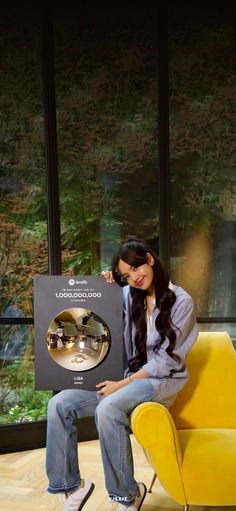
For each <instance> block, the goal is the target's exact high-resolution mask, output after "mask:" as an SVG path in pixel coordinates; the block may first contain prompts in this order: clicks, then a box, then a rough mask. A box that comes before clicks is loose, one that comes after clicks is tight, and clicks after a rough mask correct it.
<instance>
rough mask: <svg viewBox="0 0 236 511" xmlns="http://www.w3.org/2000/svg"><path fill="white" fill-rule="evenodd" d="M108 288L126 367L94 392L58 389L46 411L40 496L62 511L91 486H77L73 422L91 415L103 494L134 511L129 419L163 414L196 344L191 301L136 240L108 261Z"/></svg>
mask: <svg viewBox="0 0 236 511" xmlns="http://www.w3.org/2000/svg"><path fill="white" fill-rule="evenodd" d="M103 275H104V277H105V278H106V280H107V282H108V283H112V282H114V281H115V282H117V283H118V284H120V285H122V286H123V285H124V284H128V285H127V286H126V285H125V287H124V289H123V291H124V343H125V354H126V367H125V372H124V378H123V379H122V380H120V381H107V380H105V381H103V382H100V383H98V384H97V385H96V387H97V392H96V391H86V390H64V391H62V392H60V393H59V394H57V395H55V396H54V397H53V398H52V399H51V400H50V402H49V407H48V432H47V474H48V478H49V487H48V491H49V492H51V493H64V494H65V500H64V502H65V510H67V511H79V510H81V509H82V508H83V506H84V504H85V502H86V501H87V500H88V498H89V496H90V495H91V493H92V491H93V489H94V484H93V483H92V482H90V481H87V480H85V479H81V475H80V471H79V467H78V459H77V430H76V424H75V421H76V419H78V418H81V417H85V416H95V421H96V426H97V429H98V433H99V440H100V446H101V453H102V460H103V468H104V474H105V482H106V488H107V491H108V494H109V498H110V500H111V501H115V502H117V511H125V510H129V511H136V510H139V509H140V508H141V505H142V503H143V500H144V498H145V495H146V487H145V485H144V484H143V483H137V482H136V481H135V479H134V474H133V457H132V451H131V444H130V438H129V433H130V428H129V416H130V413H131V412H132V410H133V409H134V408H135V407H136V406H137V405H138V404H140V403H143V402H145V401H157V402H159V403H162V404H164V405H165V406H167V407H169V406H170V405H171V404H172V403H173V401H174V399H175V397H176V395H177V393H178V392H179V391H180V390H181V389H182V387H183V386H184V384H185V383H186V381H187V379H188V372H187V369H186V366H185V363H184V361H185V357H186V355H187V353H188V351H189V349H190V348H191V347H192V345H193V343H194V342H195V340H196V337H197V333H198V332H197V326H196V319H195V315H194V306H193V301H192V298H191V297H190V296H189V295H188V294H187V293H186V291H184V290H183V289H182V288H181V287H178V286H175V285H173V284H172V283H171V282H170V281H169V276H168V272H167V270H166V269H165V267H164V266H163V264H162V263H161V262H160V260H159V259H158V257H157V255H156V254H155V252H153V250H152V249H151V248H150V247H149V246H148V245H147V244H146V243H145V242H143V241H140V240H137V239H131V240H128V241H127V242H126V243H124V244H123V245H122V246H121V248H120V250H119V252H118V254H117V255H116V256H115V257H114V259H113V265H112V272H103Z"/></svg>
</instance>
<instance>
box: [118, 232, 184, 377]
mask: <svg viewBox="0 0 236 511" xmlns="http://www.w3.org/2000/svg"><path fill="white" fill-rule="evenodd" d="M147 253H149V254H151V255H152V257H153V259H154V264H153V266H152V269H153V275H154V276H153V283H154V287H155V295H156V306H157V307H158V309H159V310H160V313H159V314H158V316H157V318H156V323H155V324H156V329H157V330H158V332H159V334H160V337H161V343H159V344H158V345H156V346H155V347H154V350H156V351H157V350H158V348H159V346H160V345H161V344H162V343H163V342H164V339H165V337H167V338H168V339H169V346H168V348H167V350H166V351H167V353H168V354H169V355H170V356H173V349H174V345H175V339H176V334H175V332H174V330H173V328H172V324H171V308H172V306H173V305H174V303H175V301H176V295H175V293H174V292H173V291H172V290H171V289H169V274H168V271H167V269H166V268H165V266H164V265H163V264H162V262H161V261H160V260H159V258H158V256H157V255H156V253H155V252H154V251H153V250H152V249H151V247H149V245H148V244H147V243H146V242H145V241H143V240H139V239H136V238H134V239H128V240H127V241H126V242H125V243H124V244H123V245H122V246H121V248H120V250H119V252H118V253H117V254H116V255H115V256H114V258H113V262H112V273H113V278H114V280H115V281H116V282H117V283H118V284H120V285H122V277H121V275H120V274H119V270H118V264H119V261H120V259H122V261H124V262H125V263H127V264H129V265H130V266H132V267H135V268H137V267H139V266H141V265H142V264H146V263H147V262H148V257H147ZM130 293H131V296H132V319H133V321H134V324H135V327H136V333H135V339H134V341H135V346H136V354H135V356H134V357H132V359H131V360H130V362H129V369H130V370H131V371H133V372H135V371H138V369H139V368H140V367H141V366H142V365H144V364H145V363H146V362H147V354H146V341H147V323H146V312H145V304H146V292H145V291H142V290H141V289H136V288H133V287H131V288H130Z"/></svg>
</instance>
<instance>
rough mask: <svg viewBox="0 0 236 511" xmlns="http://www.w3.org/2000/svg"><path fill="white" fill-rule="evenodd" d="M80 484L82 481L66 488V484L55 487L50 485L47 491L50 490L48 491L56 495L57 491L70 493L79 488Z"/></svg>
mask: <svg viewBox="0 0 236 511" xmlns="http://www.w3.org/2000/svg"><path fill="white" fill-rule="evenodd" d="M80 485H81V482H80V481H79V482H78V483H76V484H73V485H71V486H68V487H67V488H65V486H54V487H52V486H48V488H47V491H48V493H52V494H54V495H55V494H56V493H69V492H72V491H75V490H77V489H78V488H79V487H80Z"/></svg>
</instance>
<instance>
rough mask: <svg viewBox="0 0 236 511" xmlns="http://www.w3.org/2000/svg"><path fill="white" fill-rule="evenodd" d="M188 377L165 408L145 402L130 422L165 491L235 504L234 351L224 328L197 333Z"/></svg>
mask: <svg viewBox="0 0 236 511" xmlns="http://www.w3.org/2000/svg"><path fill="white" fill-rule="evenodd" d="M186 364H187V366H188V368H189V373H190V378H189V381H188V383H187V384H186V385H185V387H184V389H183V390H182V391H181V392H180V393H179V395H178V396H177V398H176V400H175V402H174V404H173V405H172V407H171V408H170V410H167V408H165V407H164V406H163V405H161V404H158V403H153V402H148V403H143V404H141V405H139V406H137V408H135V410H134V411H133V413H132V415H131V427H132V430H133V433H134V435H135V437H136V438H137V440H138V442H139V443H140V444H141V446H142V447H143V448H144V452H145V455H146V457H147V459H148V461H149V463H150V464H151V465H152V467H153V468H154V471H155V474H156V475H157V477H158V479H159V481H160V483H161V484H162V486H163V487H164V488H165V490H166V491H167V493H168V494H169V495H170V496H171V497H172V498H173V499H174V500H176V501H177V502H178V503H179V504H182V505H183V506H184V508H185V509H187V508H188V505H205V506H221V505H222V506H233V505H236V482H235V481H236V479H235V478H236V352H235V350H234V347H233V344H232V341H231V339H230V337H229V335H228V334H227V333H226V332H201V333H200V334H199V336H198V339H197V341H196V343H195V345H194V347H193V348H192V350H191V352H190V353H189V354H188V357H187V360H186Z"/></svg>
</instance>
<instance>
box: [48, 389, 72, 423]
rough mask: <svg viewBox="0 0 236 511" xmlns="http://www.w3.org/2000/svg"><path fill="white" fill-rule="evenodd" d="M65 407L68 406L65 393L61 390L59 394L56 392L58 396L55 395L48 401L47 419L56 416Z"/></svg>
mask: <svg viewBox="0 0 236 511" xmlns="http://www.w3.org/2000/svg"><path fill="white" fill-rule="evenodd" d="M65 405H68V400H67V391H66V390H62V391H61V392H58V394H55V396H53V397H51V399H49V401H48V418H50V417H53V416H55V415H58V414H59V412H61V410H62V409H63V408H64V406H65Z"/></svg>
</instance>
